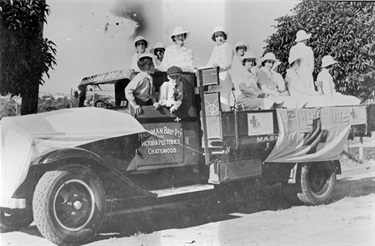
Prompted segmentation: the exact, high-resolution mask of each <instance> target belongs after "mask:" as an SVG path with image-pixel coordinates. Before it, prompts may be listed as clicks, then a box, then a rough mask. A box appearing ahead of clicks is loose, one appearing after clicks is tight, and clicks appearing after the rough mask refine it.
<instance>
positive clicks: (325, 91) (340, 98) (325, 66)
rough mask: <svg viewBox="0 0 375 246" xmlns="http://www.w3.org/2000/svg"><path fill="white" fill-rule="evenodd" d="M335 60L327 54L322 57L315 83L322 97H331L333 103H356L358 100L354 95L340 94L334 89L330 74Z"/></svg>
mask: <svg viewBox="0 0 375 246" xmlns="http://www.w3.org/2000/svg"><path fill="white" fill-rule="evenodd" d="M336 63H337V62H336V61H335V60H334V59H333V57H332V56H330V55H327V56H324V57H323V58H322V71H321V72H320V73H319V74H318V78H317V80H316V85H317V87H318V89H319V91H320V93H321V94H322V95H324V97H326V98H329V99H331V101H333V102H334V105H357V104H359V103H360V100H359V99H358V98H356V97H354V96H347V95H342V94H341V93H339V92H336V90H335V83H334V82H333V78H332V76H331V74H330V71H332V69H333V66H334V64H336Z"/></svg>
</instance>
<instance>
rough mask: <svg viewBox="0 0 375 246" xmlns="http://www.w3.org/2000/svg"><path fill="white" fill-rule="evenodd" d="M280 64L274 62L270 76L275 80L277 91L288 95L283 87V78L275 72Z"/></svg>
mask: <svg viewBox="0 0 375 246" xmlns="http://www.w3.org/2000/svg"><path fill="white" fill-rule="evenodd" d="M280 64H281V62H280V61H276V62H275V63H274V64H273V67H272V70H271V72H272V75H273V79H274V80H275V82H276V84H277V87H278V89H279V91H283V92H285V93H284V94H285V95H289V92H288V91H287V89H286V87H285V80H284V78H283V76H281V74H280V73H278V71H277V69H278V68H279V65H280Z"/></svg>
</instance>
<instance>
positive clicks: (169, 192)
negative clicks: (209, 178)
mask: <svg viewBox="0 0 375 246" xmlns="http://www.w3.org/2000/svg"><path fill="white" fill-rule="evenodd" d="M214 187H215V186H214V185H211V184H197V185H190V186H183V187H176V188H170V189H163V190H151V191H150V192H151V193H154V194H156V195H157V197H167V196H175V195H181V194H186V193H193V192H200V191H207V190H212V189H214Z"/></svg>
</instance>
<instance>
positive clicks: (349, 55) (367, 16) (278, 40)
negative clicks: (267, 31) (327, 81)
mask: <svg viewBox="0 0 375 246" xmlns="http://www.w3.org/2000/svg"><path fill="white" fill-rule="evenodd" d="M292 11H293V15H286V16H282V17H280V18H277V19H276V22H277V24H276V25H275V26H274V27H275V28H276V33H274V34H272V35H271V36H270V37H268V38H267V40H266V43H267V45H266V47H265V52H273V53H274V54H275V55H276V57H277V58H278V59H280V61H281V62H283V64H282V65H280V70H281V72H282V74H283V75H285V72H286V68H287V66H288V56H289V50H290V48H291V47H292V46H293V45H294V43H293V42H294V40H295V35H296V33H297V31H298V30H305V31H306V32H309V33H312V36H311V39H310V40H309V45H310V46H311V47H312V49H313V51H314V56H315V70H314V73H313V76H314V78H316V77H317V75H318V73H319V72H320V70H321V59H322V57H323V56H325V55H331V56H333V57H334V59H335V60H337V61H338V64H337V65H336V66H335V68H334V73H333V77H334V80H335V82H336V90H338V91H340V92H342V93H343V94H350V95H354V96H357V97H362V98H364V97H366V96H368V94H369V93H371V92H372V91H373V90H374V84H375V82H374V81H375V35H374V33H375V14H374V13H375V3H374V2H326V1H311V0H305V1H303V2H301V3H299V4H298V5H297V6H296V7H295V8H294V9H293V10H292Z"/></svg>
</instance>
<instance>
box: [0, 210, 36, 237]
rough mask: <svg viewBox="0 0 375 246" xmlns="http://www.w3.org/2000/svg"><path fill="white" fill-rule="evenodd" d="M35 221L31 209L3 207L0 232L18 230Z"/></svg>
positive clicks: (0, 213)
mask: <svg viewBox="0 0 375 246" xmlns="http://www.w3.org/2000/svg"><path fill="white" fill-rule="evenodd" d="M31 222H33V215H32V211H31V209H1V210H0V232H1V233H4V232H11V231H17V230H19V229H21V228H24V227H28V226H29V225H30V224H31Z"/></svg>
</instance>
